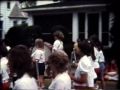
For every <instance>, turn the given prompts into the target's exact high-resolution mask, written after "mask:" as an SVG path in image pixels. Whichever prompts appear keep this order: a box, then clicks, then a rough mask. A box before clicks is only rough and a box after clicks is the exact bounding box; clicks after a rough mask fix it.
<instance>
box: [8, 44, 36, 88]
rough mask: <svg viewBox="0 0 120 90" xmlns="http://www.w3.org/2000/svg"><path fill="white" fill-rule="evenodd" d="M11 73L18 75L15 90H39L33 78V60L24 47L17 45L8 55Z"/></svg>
mask: <svg viewBox="0 0 120 90" xmlns="http://www.w3.org/2000/svg"><path fill="white" fill-rule="evenodd" d="M8 59H9V66H10V69H11V70H10V71H13V73H16V75H17V80H16V81H15V85H14V87H13V89H14V90H38V86H37V82H36V80H35V78H34V77H33V74H32V72H33V66H32V59H31V57H30V53H29V50H28V48H27V47H26V46H24V45H17V46H15V47H14V48H12V49H11V50H10V52H9V54H8Z"/></svg>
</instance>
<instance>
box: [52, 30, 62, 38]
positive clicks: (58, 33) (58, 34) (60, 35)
mask: <svg viewBox="0 0 120 90" xmlns="http://www.w3.org/2000/svg"><path fill="white" fill-rule="evenodd" d="M53 35H54V36H55V37H57V38H58V39H60V40H63V39H64V34H63V33H62V32H61V31H59V30H58V31H55V32H54V33H53Z"/></svg>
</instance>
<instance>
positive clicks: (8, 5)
mask: <svg viewBox="0 0 120 90" xmlns="http://www.w3.org/2000/svg"><path fill="white" fill-rule="evenodd" d="M7 9H10V1H8V2H7Z"/></svg>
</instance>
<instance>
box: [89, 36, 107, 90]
mask: <svg viewBox="0 0 120 90" xmlns="http://www.w3.org/2000/svg"><path fill="white" fill-rule="evenodd" d="M90 40H91V42H92V44H93V46H94V55H95V57H96V60H95V61H96V62H98V63H99V72H98V79H100V83H99V86H100V89H104V85H105V84H104V73H105V57H104V54H103V49H102V44H101V42H100V41H99V39H98V38H97V36H96V35H92V36H91V37H90Z"/></svg>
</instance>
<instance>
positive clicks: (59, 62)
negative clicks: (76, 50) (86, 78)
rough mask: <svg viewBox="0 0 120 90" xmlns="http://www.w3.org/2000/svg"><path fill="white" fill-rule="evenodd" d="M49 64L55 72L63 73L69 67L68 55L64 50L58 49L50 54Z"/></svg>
mask: <svg viewBox="0 0 120 90" xmlns="http://www.w3.org/2000/svg"><path fill="white" fill-rule="evenodd" d="M48 64H49V66H50V68H51V70H52V71H53V73H55V74H59V73H63V72H64V71H66V70H67V69H68V67H67V66H68V56H67V55H66V54H65V53H64V52H61V51H56V52H54V53H52V54H51V55H50V56H49V59H48Z"/></svg>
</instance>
